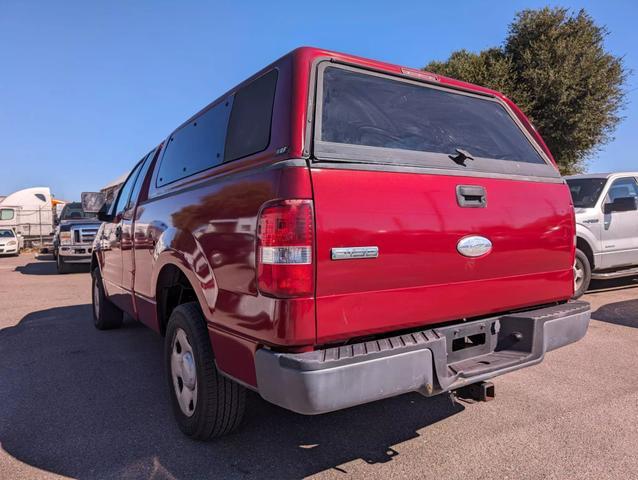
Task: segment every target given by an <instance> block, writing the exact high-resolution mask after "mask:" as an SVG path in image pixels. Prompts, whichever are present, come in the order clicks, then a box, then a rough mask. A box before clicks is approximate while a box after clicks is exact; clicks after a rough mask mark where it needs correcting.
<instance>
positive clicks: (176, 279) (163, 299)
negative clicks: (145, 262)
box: [155, 262, 208, 335]
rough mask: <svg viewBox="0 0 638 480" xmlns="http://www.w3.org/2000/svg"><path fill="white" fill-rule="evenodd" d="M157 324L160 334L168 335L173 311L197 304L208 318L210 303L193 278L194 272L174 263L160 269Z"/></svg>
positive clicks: (157, 286) (157, 291)
mask: <svg viewBox="0 0 638 480" xmlns="http://www.w3.org/2000/svg"><path fill="white" fill-rule="evenodd" d="M155 300H156V308H157V323H158V326H159V330H160V333H161V334H162V335H165V334H166V326H167V325H168V320H169V318H170V316H171V313H172V312H173V310H175V308H176V307H178V306H179V305H183V304H185V303H192V302H196V303H197V304H198V305H199V308H200V310H201V311H202V314H203V317H204V318H206V310H207V306H208V303H207V302H206V301H205V299H204V295H203V293H202V289H201V286H200V285H199V283H198V282H197V281H196V279H194V278H193V275H192V272H189V271H188V270H186V269H184V268H183V267H182V266H180V265H177V264H176V263H173V262H167V263H165V264H164V265H162V267H161V268H160V270H159V272H158V274H157V279H156V281H155Z"/></svg>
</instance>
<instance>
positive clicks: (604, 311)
mask: <svg viewBox="0 0 638 480" xmlns="http://www.w3.org/2000/svg"><path fill="white" fill-rule="evenodd" d="M591 318H593V319H594V320H600V321H602V322H609V323H613V324H616V325H623V326H625V327H634V328H638V298H636V299H635V300H624V301H622V302H615V303H608V304H606V305H603V306H602V307H600V308H599V309H598V310H596V311H595V312H593V313H592V314H591Z"/></svg>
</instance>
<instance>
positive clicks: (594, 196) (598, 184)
mask: <svg viewBox="0 0 638 480" xmlns="http://www.w3.org/2000/svg"><path fill="white" fill-rule="evenodd" d="M606 183H607V179H606V178H570V179H568V180H567V185H569V191H570V192H571V194H572V200H573V201H574V206H575V207H578V208H592V207H593V206H594V205H596V202H597V201H598V197H600V193H601V192H602V191H603V188H604V187H605V184H606Z"/></svg>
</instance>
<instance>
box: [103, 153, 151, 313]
mask: <svg viewBox="0 0 638 480" xmlns="http://www.w3.org/2000/svg"><path fill="white" fill-rule="evenodd" d="M141 167H142V162H140V163H138V164H137V165H136V166H135V168H134V169H133V171H132V172H131V173H130V175H129V176H128V178H127V179H126V181H125V182H124V184H123V185H122V187H121V188H120V191H119V194H118V196H117V200H116V201H115V204H114V206H113V207H112V208H113V210H112V212H113V214H114V217H113V221H112V222H109V223H106V224H105V225H104V228H103V233H102V247H101V253H102V278H103V280H104V284H105V285H104V286H105V288H106V291H107V293H108V296H109V299H110V300H111V301H112V302H113V303H115V304H116V305H117V306H118V307H120V308H121V309H122V310H124V311H125V312H127V313H129V314H132V313H133V309H132V306H133V303H132V301H131V299H130V296H131V295H130V293H129V292H127V291H126V290H125V289H124V288H123V286H122V276H123V275H122V225H123V223H122V222H123V219H124V213H125V212H126V210H127V206H128V203H129V200H130V198H131V192H132V190H133V186H134V184H135V180H136V179H137V176H138V174H139V172H140V168H141ZM124 247H125V248H127V247H126V242H124Z"/></svg>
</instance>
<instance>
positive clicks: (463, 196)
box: [456, 185, 487, 208]
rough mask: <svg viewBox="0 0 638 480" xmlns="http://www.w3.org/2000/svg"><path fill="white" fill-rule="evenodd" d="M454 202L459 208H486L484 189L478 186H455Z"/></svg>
mask: <svg viewBox="0 0 638 480" xmlns="http://www.w3.org/2000/svg"><path fill="white" fill-rule="evenodd" d="M456 201H457V202H458V204H459V207H464V208H485V207H486V206H487V193H486V191H485V187H481V186H480V185H457V186H456Z"/></svg>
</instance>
